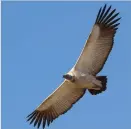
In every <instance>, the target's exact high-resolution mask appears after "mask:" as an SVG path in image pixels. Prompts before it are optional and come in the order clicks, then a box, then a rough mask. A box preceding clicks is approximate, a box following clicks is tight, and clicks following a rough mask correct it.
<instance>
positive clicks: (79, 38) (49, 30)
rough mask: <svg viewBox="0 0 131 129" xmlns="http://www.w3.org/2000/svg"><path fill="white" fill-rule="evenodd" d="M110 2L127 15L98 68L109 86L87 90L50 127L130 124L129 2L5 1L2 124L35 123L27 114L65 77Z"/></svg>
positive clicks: (12, 127)
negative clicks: (99, 91) (93, 91)
mask: <svg viewBox="0 0 131 129" xmlns="http://www.w3.org/2000/svg"><path fill="white" fill-rule="evenodd" d="M105 3H108V5H110V4H111V5H112V6H113V8H116V9H117V11H118V12H120V16H121V17H122V20H121V21H120V22H121V25H120V27H119V29H118V31H117V34H116V37H115V44H114V48H113V50H112V52H111V54H110V56H109V58H108V60H107V62H106V64H105V67H104V69H103V70H102V71H101V72H100V73H99V74H100V75H107V76H108V84H107V86H108V89H107V90H106V92H104V93H102V94H99V95H97V96H92V95H90V94H89V93H88V92H87V94H86V95H85V96H84V97H83V98H82V99H81V100H80V101H79V102H78V103H77V104H75V105H74V106H73V108H72V109H71V110H70V111H68V112H67V113H66V114H65V115H62V116H61V117H59V118H58V119H56V120H55V121H54V122H53V123H52V124H51V125H50V127H47V128H49V129H67V128H68V129H80V128H83V129H85V128H86V129H118V128H119V129H124V128H125V129H131V121H130V120H131V84H130V80H131V77H130V72H131V67H130V66H131V57H130V56H131V40H130V38H131V34H130V33H131V32H130V30H131V25H130V23H131V15H130V13H129V12H131V3H130V2H2V129H33V126H32V125H29V123H27V122H26V116H27V115H28V114H29V113H31V112H32V111H33V110H34V109H35V108H36V107H37V106H38V105H39V104H40V103H41V102H42V101H43V99H45V98H46V97H47V96H48V95H49V94H50V93H51V92H52V91H53V90H55V88H57V86H59V84H60V83H61V82H62V81H63V78H62V75H63V74H65V73H66V72H68V70H70V68H71V67H72V66H73V65H74V63H75V61H76V60H77V58H78V56H79V54H80V52H81V49H82V48H83V46H84V43H85V40H86V39H87V37H88V35H89V33H90V31H91V29H92V26H93V24H94V21H95V18H96V14H97V12H98V10H99V8H100V7H101V6H103V5H104V4H105Z"/></svg>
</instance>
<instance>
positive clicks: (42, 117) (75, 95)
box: [27, 81, 85, 129]
mask: <svg viewBox="0 0 131 129" xmlns="http://www.w3.org/2000/svg"><path fill="white" fill-rule="evenodd" d="M84 93H85V89H79V88H75V87H74V84H73V83H69V82H67V81H64V82H63V84H62V85H61V86H60V87H58V89H56V90H55V91H54V92H53V93H52V94H51V95H50V96H49V97H48V98H47V99H46V100H45V101H44V102H43V103H42V104H41V105H40V106H39V107H38V108H37V109H36V110H35V111H34V112H32V113H31V114H30V115H28V116H27V121H30V124H32V123H33V124H34V126H37V127H38V128H39V127H40V125H42V126H43V129H44V128H45V125H46V124H47V125H48V126H49V125H50V123H52V121H53V120H55V119H56V118H57V117H59V116H60V115H62V114H64V113H65V112H67V111H68V110H69V109H70V108H71V107H72V106H73V104H74V103H76V102H77V101H78V100H79V99H80V98H81V97H82V96H83V95H84Z"/></svg>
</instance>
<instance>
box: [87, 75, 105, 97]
mask: <svg viewBox="0 0 131 129" xmlns="http://www.w3.org/2000/svg"><path fill="white" fill-rule="evenodd" d="M96 79H97V80H99V81H101V83H102V88H101V89H100V90H95V89H89V90H88V91H89V92H90V93H91V94H92V95H97V94H99V93H101V92H102V91H105V90H106V88H107V87H106V83H107V77H106V76H97V77H96Z"/></svg>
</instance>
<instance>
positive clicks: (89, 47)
mask: <svg viewBox="0 0 131 129" xmlns="http://www.w3.org/2000/svg"><path fill="white" fill-rule="evenodd" d="M118 15H119V13H116V9H114V10H112V9H111V6H110V7H108V8H107V6H106V5H105V6H104V7H103V8H100V10H99V12H98V14H97V18H96V21H95V24H94V26H93V29H92V32H91V34H90V35H89V38H88V40H87V41H86V43H85V46H84V49H83V50H82V53H81V54H80V57H79V58H78V61H77V62H76V64H75V65H74V67H73V68H72V69H71V70H70V71H69V72H68V73H67V74H65V75H63V77H64V78H65V80H64V82H63V83H62V84H61V85H60V86H59V87H58V88H57V89H56V90H55V91H54V92H53V93H52V94H51V95H50V96H49V97H47V98H46V99H45V100H44V101H43V102H42V103H41V104H40V106H38V107H37V108H36V110H35V111H34V112H32V113H31V114H30V115H28V116H27V121H30V124H34V126H37V128H39V127H40V125H42V127H43V129H44V128H45V125H46V124H47V125H48V126H49V125H50V123H52V122H53V120H55V119H56V118H57V117H59V116H60V115H62V114H64V113H65V112H67V111H68V110H69V109H70V108H71V107H72V106H73V104H74V103H76V102H77V101H78V100H79V99H80V98H81V97H82V96H83V95H84V94H85V91H86V90H88V91H89V92H90V93H91V94H92V95H96V94H99V93H101V92H102V91H105V90H106V83H107V77H106V76H96V75H97V74H98V73H99V72H100V71H101V69H102V68H103V66H104V64H105V62H106V60H107V58H108V55H109V53H110V51H111V49H112V47H113V43H114V36H115V33H116V30H117V29H118V25H119V24H120V23H118V21H119V20H120V18H119V17H118Z"/></svg>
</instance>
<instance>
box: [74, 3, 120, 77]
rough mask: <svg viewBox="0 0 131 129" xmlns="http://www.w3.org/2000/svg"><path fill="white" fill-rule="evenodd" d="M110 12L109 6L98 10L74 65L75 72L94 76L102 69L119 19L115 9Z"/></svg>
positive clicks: (111, 45)
mask: <svg viewBox="0 0 131 129" xmlns="http://www.w3.org/2000/svg"><path fill="white" fill-rule="evenodd" d="M110 10H111V6H110V7H109V8H107V7H106V5H105V6H104V7H103V8H100V10H99V12H98V15H97V18H96V22H95V24H94V26H93V29H92V32H91V34H90V36H89V38H88V40H87V41H86V44H85V46H84V49H83V51H82V53H81V55H80V57H79V59H78V61H77V63H76V65H75V69H76V70H80V71H81V72H88V73H90V74H92V75H96V74H97V73H98V72H100V70H101V69H102V68H103V66H104V63H105V61H106V60H107V58H108V55H109V53H110V51H111V49H112V47H113V42H114V36H115V33H116V30H117V29H118V28H117V27H118V25H119V24H120V23H118V21H119V20H120V18H116V17H117V16H118V15H119V13H115V11H116V9H114V10H112V11H110Z"/></svg>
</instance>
